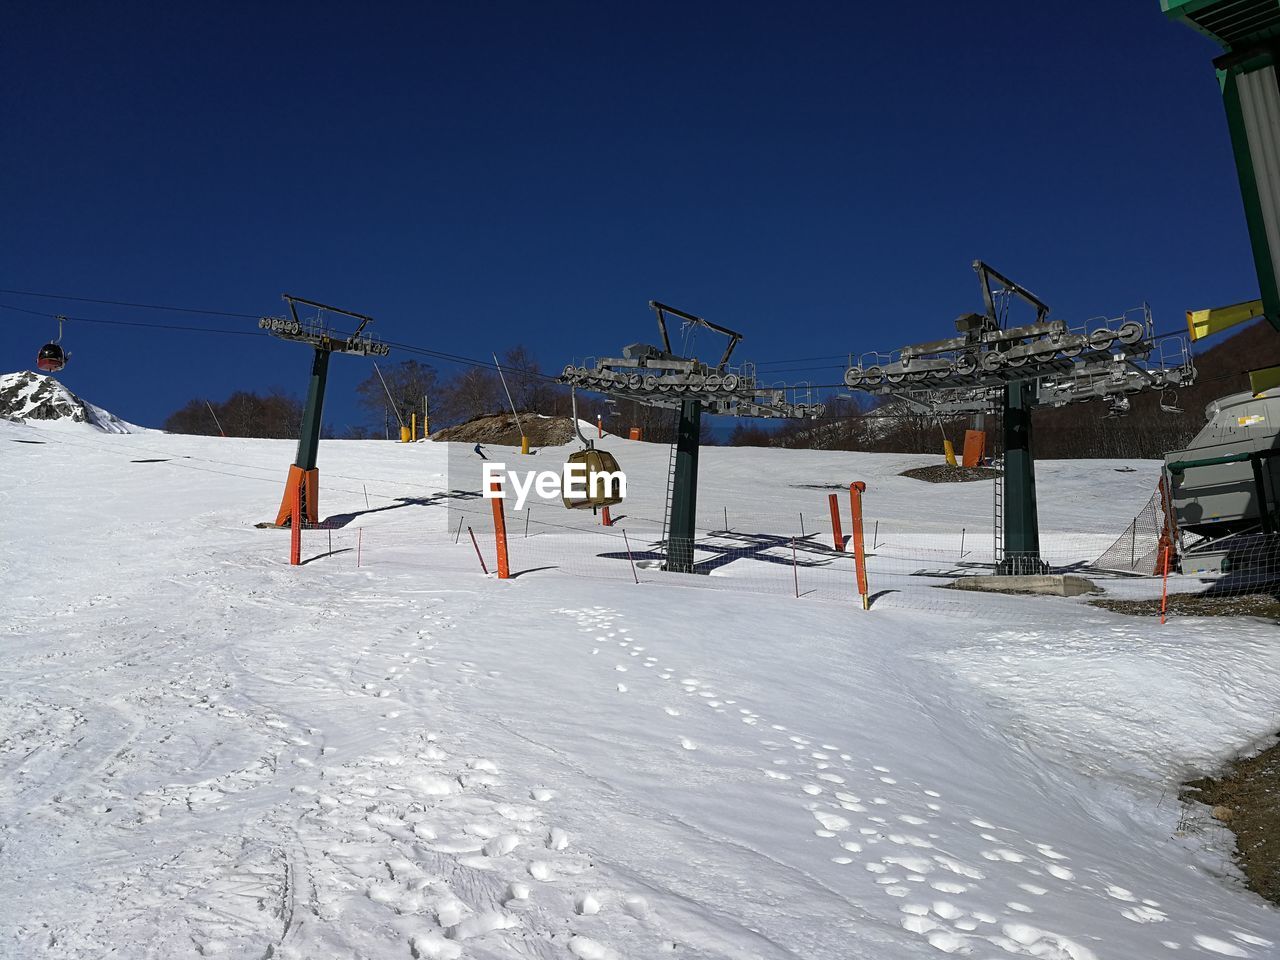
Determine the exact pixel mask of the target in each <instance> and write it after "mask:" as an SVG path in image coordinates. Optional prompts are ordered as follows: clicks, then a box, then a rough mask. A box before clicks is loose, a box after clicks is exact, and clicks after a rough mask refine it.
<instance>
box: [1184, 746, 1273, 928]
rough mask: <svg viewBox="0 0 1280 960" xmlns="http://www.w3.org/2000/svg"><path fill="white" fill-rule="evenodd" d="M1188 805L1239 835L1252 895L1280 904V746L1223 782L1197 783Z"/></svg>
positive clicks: (1243, 763) (1239, 766)
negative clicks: (1198, 806) (1208, 813)
mask: <svg viewBox="0 0 1280 960" xmlns="http://www.w3.org/2000/svg"><path fill="white" fill-rule="evenodd" d="M1182 799H1183V800H1186V801H1195V802H1197V803H1203V804H1206V805H1207V806H1209V807H1210V808H1211V811H1212V812H1211V815H1212V816H1213V817H1214V818H1215V819H1217V820H1219V821H1221V822H1222V823H1223V824H1225V825H1226V826H1227V827H1228V828H1229V829H1230V830H1231V831H1232V832H1233V833H1234V834H1235V835H1236V862H1237V863H1238V864H1240V869H1241V870H1243V871H1244V875H1245V878H1246V879H1247V880H1248V883H1249V889H1250V890H1253V891H1254V892H1255V893H1257V894H1259V895H1260V896H1263V897H1265V898H1266V899H1268V900H1270V901H1271V902H1272V903H1277V904H1280V743H1278V744H1275V745H1273V746H1271V747H1269V748H1268V749H1266V750H1263V751H1262V752H1261V753H1259V754H1258V755H1257V756H1254V757H1249V758H1247V759H1244V760H1237V761H1235V762H1234V763H1232V764H1231V766H1230V767H1228V768H1227V770H1226V771H1225V772H1224V773H1223V774H1222V775H1221V776H1220V777H1205V778H1203V779H1201V780H1191V781H1189V782H1188V783H1186V784H1185V785H1184V787H1183V792H1182Z"/></svg>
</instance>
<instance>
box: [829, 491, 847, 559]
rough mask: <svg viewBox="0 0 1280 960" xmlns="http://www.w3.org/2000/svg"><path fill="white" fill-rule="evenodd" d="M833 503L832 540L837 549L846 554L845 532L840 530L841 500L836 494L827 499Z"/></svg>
mask: <svg viewBox="0 0 1280 960" xmlns="http://www.w3.org/2000/svg"><path fill="white" fill-rule="evenodd" d="M827 500H828V501H829V502H830V503H831V539H832V540H833V541H835V548H836V549H837V550H839V551H840V552H841V553H844V531H843V530H841V529H840V498H839V497H837V496H836V495H835V494H834V493H833V494H831V495H830V496H828V497H827Z"/></svg>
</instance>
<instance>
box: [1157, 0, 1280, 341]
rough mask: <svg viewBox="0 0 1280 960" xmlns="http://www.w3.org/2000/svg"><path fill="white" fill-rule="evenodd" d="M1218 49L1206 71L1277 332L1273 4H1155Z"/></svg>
mask: <svg viewBox="0 0 1280 960" xmlns="http://www.w3.org/2000/svg"><path fill="white" fill-rule="evenodd" d="M1160 6H1161V8H1162V9H1163V10H1164V13H1165V15H1166V16H1167V17H1169V18H1170V19H1172V20H1179V21H1181V22H1182V23H1184V24H1186V25H1187V26H1188V27H1190V28H1191V29H1193V30H1195V31H1197V32H1198V33H1202V34H1204V35H1205V36H1207V37H1209V38H1210V39H1211V40H1213V41H1214V42H1215V43H1217V44H1218V45H1219V46H1220V47H1221V48H1222V53H1221V55H1219V56H1218V57H1217V58H1216V59H1215V60H1214V61H1213V65H1214V67H1215V68H1216V69H1217V72H1218V83H1219V85H1220V86H1221V88H1222V104H1223V106H1224V107H1225V108H1226V111H1227V128H1228V129H1229V130H1230V132H1231V149H1232V152H1233V154H1234V155H1235V161H1236V173H1237V174H1238V175H1239V178H1240V192H1241V194H1242V196H1243V198H1244V210H1245V219H1246V220H1247V222H1248V225H1249V240H1250V244H1251V246H1252V248H1253V263H1254V267H1255V269H1256V270H1257V273H1258V287H1259V289H1260V290H1261V293H1262V312H1263V313H1264V315H1265V316H1266V318H1267V320H1268V321H1270V323H1271V325H1272V326H1273V327H1275V328H1276V329H1277V330H1280V284H1278V281H1277V277H1280V69H1278V68H1280V0H1160Z"/></svg>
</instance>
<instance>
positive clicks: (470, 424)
mask: <svg viewBox="0 0 1280 960" xmlns="http://www.w3.org/2000/svg"><path fill="white" fill-rule="evenodd" d="M520 422H521V423H523V424H524V431H525V435H526V436H528V438H529V443H530V444H531V445H533V446H535V447H559V446H562V445H564V444H566V443H568V442H569V441H570V440H572V439H573V438H574V433H573V420H571V419H570V418H569V417H544V416H541V415H540V414H536V413H521V414H520ZM431 439H432V440H450V441H453V442H455V443H494V444H498V445H499V446H506V447H518V446H520V427H519V425H518V424H517V423H516V418H515V417H513V416H512V415H511V414H509V413H493V414H487V415H485V416H482V417H476V418H474V419H472V420H468V421H467V422H466V423H460V424H458V425H457V426H456V427H445V429H443V430H437V431H436V432H435V433H433V434H432V435H431Z"/></svg>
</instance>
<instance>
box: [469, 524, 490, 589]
mask: <svg viewBox="0 0 1280 960" xmlns="http://www.w3.org/2000/svg"><path fill="white" fill-rule="evenodd" d="M467 533H469V534H471V545H472V546H473V547H475V548H476V556H477V557H479V558H480V569H481V570H483V571H484V575H485V576H486V577H487V576H488V575H489V568H488V567H486V566H485V564H484V554H482V553H481V552H480V544H479V543H477V542H476V532H475V531H474V530H472V529H471V528H470V527H467Z"/></svg>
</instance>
